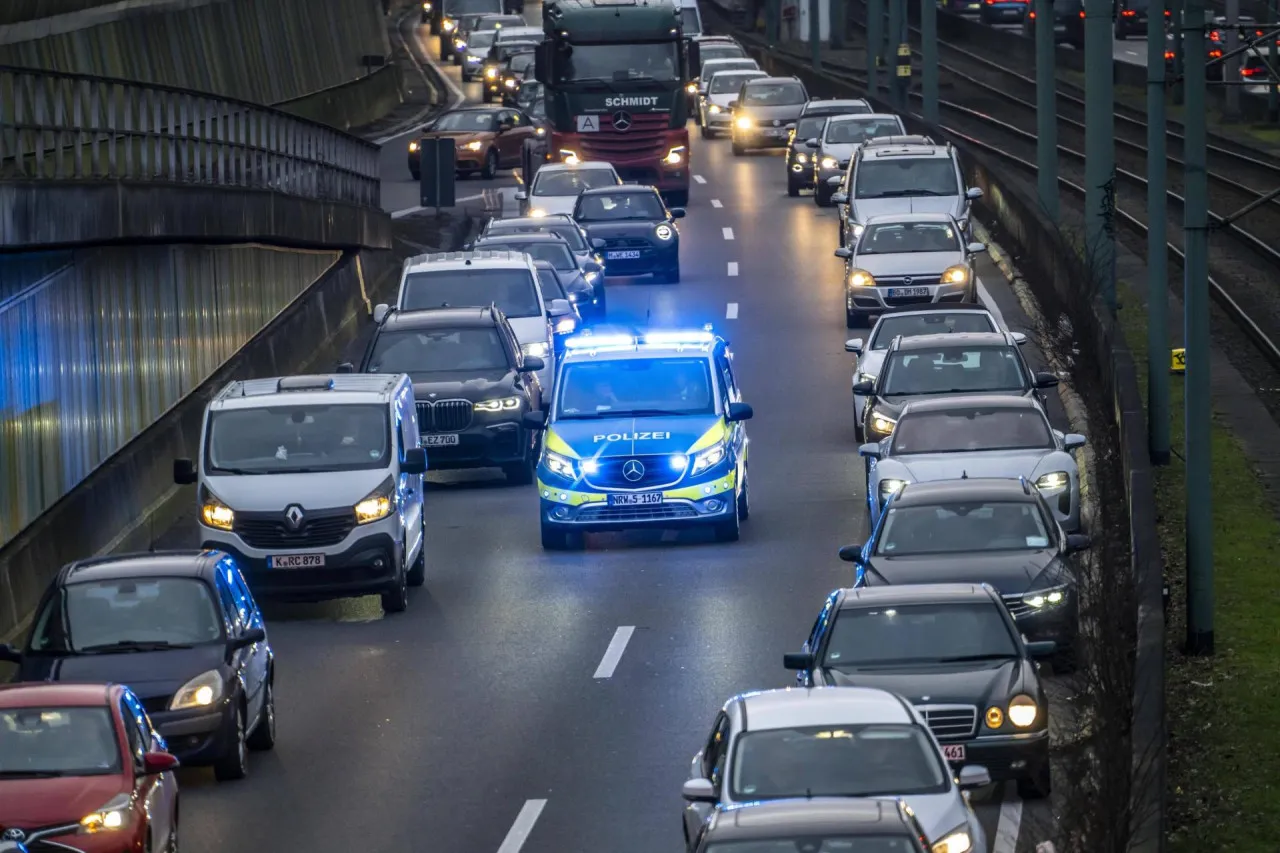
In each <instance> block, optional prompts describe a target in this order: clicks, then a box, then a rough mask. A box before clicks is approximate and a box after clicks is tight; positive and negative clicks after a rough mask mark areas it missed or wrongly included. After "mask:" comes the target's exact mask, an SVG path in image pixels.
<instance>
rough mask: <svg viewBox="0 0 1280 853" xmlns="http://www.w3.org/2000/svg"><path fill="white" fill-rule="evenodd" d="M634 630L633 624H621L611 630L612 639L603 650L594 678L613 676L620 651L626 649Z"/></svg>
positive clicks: (620, 654)
mask: <svg viewBox="0 0 1280 853" xmlns="http://www.w3.org/2000/svg"><path fill="white" fill-rule="evenodd" d="M635 632H636V628H635V626H634V625H623V626H622V627H621V628H619V629H618V630H616V631H614V632H613V639H612V640H610V641H609V648H607V649H605V650H604V657H602V658H601V659H600V665H599V666H598V667H596V674H595V676H593V677H594V678H613V671H614V670H615V669H617V668H618V661H620V660H622V653H623V652H625V651H626V650H627V643H629V642H631V635H632V634H634V633H635Z"/></svg>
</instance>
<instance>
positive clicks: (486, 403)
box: [475, 397, 520, 412]
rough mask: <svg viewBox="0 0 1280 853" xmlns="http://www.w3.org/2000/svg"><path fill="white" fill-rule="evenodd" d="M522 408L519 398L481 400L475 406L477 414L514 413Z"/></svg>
mask: <svg viewBox="0 0 1280 853" xmlns="http://www.w3.org/2000/svg"><path fill="white" fill-rule="evenodd" d="M518 408H520V398H519V397H496V398H494V399H492V400H481V401H480V402H479V403H476V404H475V410H476V411H477V412H514V411H515V410H516V409H518Z"/></svg>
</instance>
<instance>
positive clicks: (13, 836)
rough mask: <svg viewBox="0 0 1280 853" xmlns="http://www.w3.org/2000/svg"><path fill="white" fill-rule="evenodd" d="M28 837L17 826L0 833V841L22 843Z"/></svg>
mask: <svg viewBox="0 0 1280 853" xmlns="http://www.w3.org/2000/svg"><path fill="white" fill-rule="evenodd" d="M26 837H27V834H26V833H25V832H23V831H22V830H21V829H18V828H17V827H16V826H15V827H14V828H13V829H6V830H5V831H4V832H3V833H0V841H22V840H23V839H24V838H26Z"/></svg>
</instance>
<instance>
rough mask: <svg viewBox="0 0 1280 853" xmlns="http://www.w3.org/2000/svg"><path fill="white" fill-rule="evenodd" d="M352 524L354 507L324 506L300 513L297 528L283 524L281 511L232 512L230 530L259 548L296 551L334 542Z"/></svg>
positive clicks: (320, 546) (341, 538)
mask: <svg viewBox="0 0 1280 853" xmlns="http://www.w3.org/2000/svg"><path fill="white" fill-rule="evenodd" d="M355 526H356V515H355V511H354V510H351V509H340V510H325V511H323V512H316V513H308V514H304V515H303V518H302V523H301V524H300V525H299V526H298V529H297V530H291V529H289V527H288V526H287V525H286V524H285V518H284V512H283V511H281V512H278V513H236V519H235V522H234V524H233V530H234V532H235V534H236V535H237V536H239V537H240V538H241V539H243V540H244V541H245V544H247V545H248V546H249V547H250V548H256V549H258V550H259V551H296V550H299V549H304V548H328V547H331V546H333V545H337V544H338V543H339V542H341V541H342V540H343V539H346V538H347V534H348V533H350V532H351V530H352V528H354V527H355Z"/></svg>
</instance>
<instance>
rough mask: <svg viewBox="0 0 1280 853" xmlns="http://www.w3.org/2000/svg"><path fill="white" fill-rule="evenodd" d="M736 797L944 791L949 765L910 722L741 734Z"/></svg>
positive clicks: (736, 756) (734, 772)
mask: <svg viewBox="0 0 1280 853" xmlns="http://www.w3.org/2000/svg"><path fill="white" fill-rule="evenodd" d="M732 776H733V778H732V780H731V781H732V791H733V797H734V799H736V800H739V801H742V800H776V799H781V798H789V797H874V796H893V795H898V796H910V795H911V794H941V793H943V792H945V791H947V790H948V787H949V786H948V782H947V776H948V773H947V771H946V769H945V768H944V767H943V766H942V761H941V759H940V758H939V756H938V751H937V748H936V747H935V746H934V745H933V741H931V740H930V739H929V736H928V735H927V734H925V733H924V731H923V730H921V729H919V728H917V727H915V726H912V725H883V724H882V725H866V726H855V725H848V726H806V727H804V728H793V729H763V730H760V731H754V732H753V731H748V732H745V733H743V734H741V735H739V736H738V740H737V743H736V744H735V745H734V758H733V768H732Z"/></svg>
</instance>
